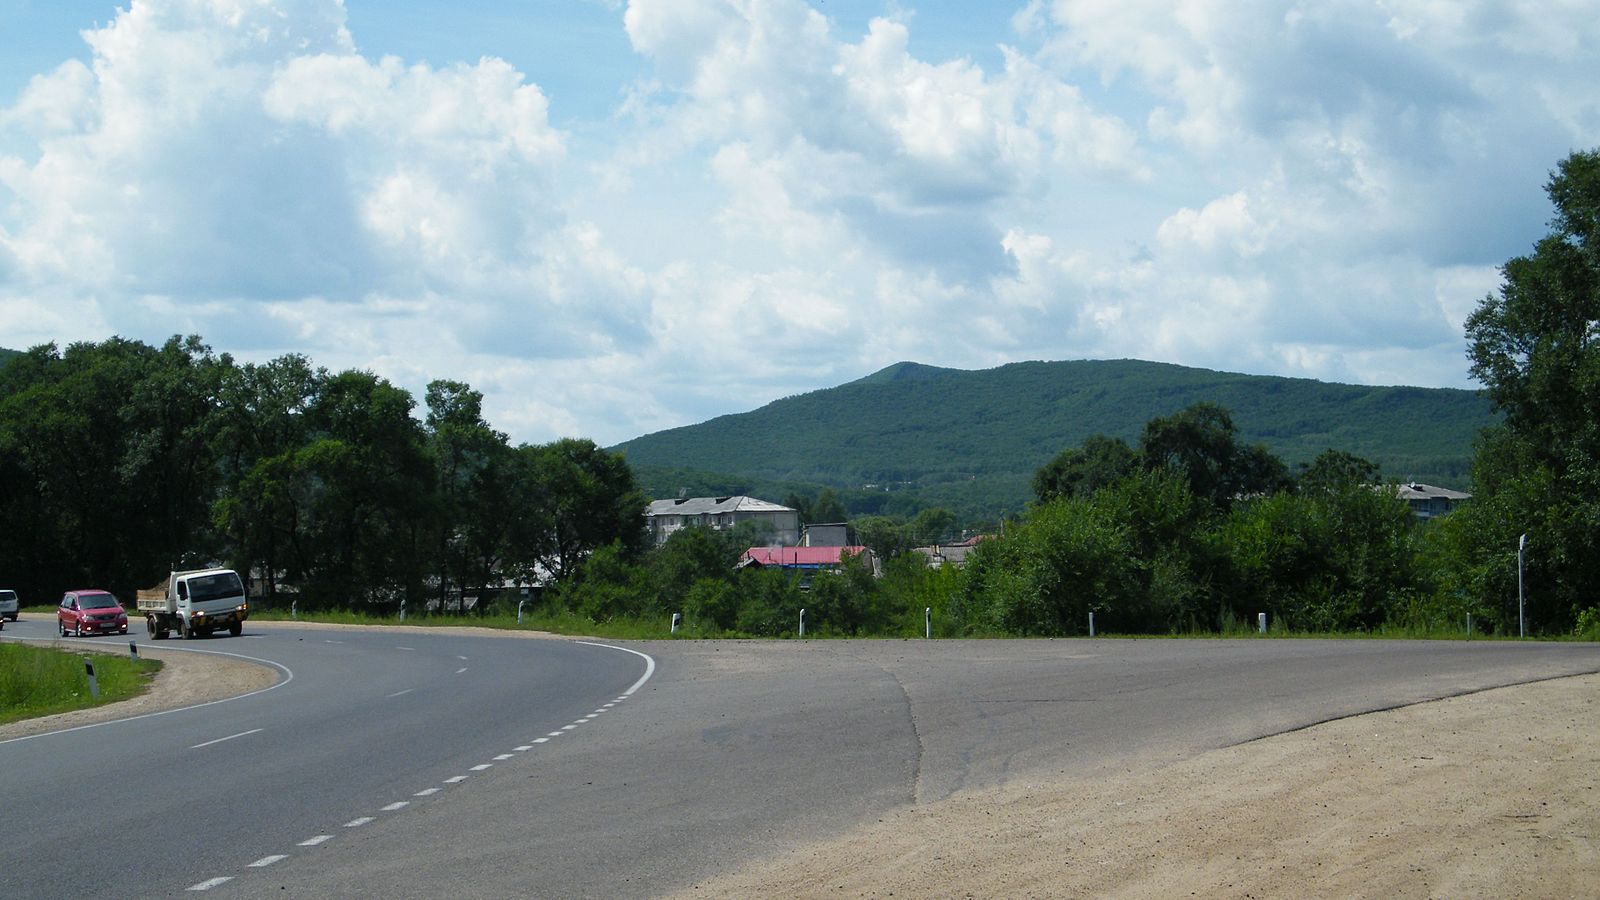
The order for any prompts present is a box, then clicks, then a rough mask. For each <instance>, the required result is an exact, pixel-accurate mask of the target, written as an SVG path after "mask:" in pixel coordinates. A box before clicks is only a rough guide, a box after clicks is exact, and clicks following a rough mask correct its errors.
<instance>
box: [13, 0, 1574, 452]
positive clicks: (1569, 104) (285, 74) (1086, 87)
mask: <svg viewBox="0 0 1600 900" xmlns="http://www.w3.org/2000/svg"><path fill="white" fill-rule="evenodd" d="M352 2H354V0H352ZM914 6H915V5H914V4H910V5H908V6H906V7H905V8H904V9H903V10H902V9H901V8H900V7H899V6H895V5H891V7H890V8H891V12H890V13H889V14H888V15H886V16H883V17H879V18H876V19H873V20H871V21H870V22H869V23H868V24H867V25H865V26H864V27H863V28H862V29H861V30H859V31H858V32H847V31H845V30H843V28H842V26H840V25H839V24H837V22H836V21H834V20H832V19H830V18H829V17H828V15H827V14H828V12H829V11H828V10H827V8H826V7H825V6H823V5H820V4H815V5H813V4H809V3H805V2H801V0H633V2H630V3H628V4H627V5H626V8H625V10H622V11H621V13H620V15H619V16H618V20H617V27H618V28H619V29H620V30H622V31H623V32H624V33H625V35H626V37H627V40H628V41H629V42H631V43H630V46H631V47H632V48H633V50H634V52H636V53H637V54H639V55H640V56H641V57H642V58H643V59H644V60H646V61H647V62H648V63H649V64H650V65H651V66H653V71H651V72H650V73H649V76H648V78H647V79H646V80H644V81H641V82H639V83H635V84H628V85H619V86H618V87H619V91H618V96H626V97H627V100H626V101H625V103H624V104H623V105H622V107H621V108H620V109H617V110H594V111H593V112H592V114H591V115H590V116H588V117H587V118H586V119H584V120H582V121H580V122H579V124H578V125H577V126H575V127H574V131H573V133H572V134H569V133H566V132H563V131H562V130H559V129H557V128H555V127H553V126H552V125H551V123H550V119H549V107H550V104H551V103H552V102H555V103H560V102H561V98H559V97H557V98H552V97H550V96H549V95H548V94H547V92H546V91H545V89H543V88H542V87H541V86H539V85H536V84H533V83H530V82H529V80H528V79H527V78H526V77H525V76H524V75H523V74H522V73H521V72H519V71H518V70H517V69H516V68H515V67H514V66H512V65H511V64H509V63H507V62H505V61H502V60H498V59H493V58H484V59H478V60H476V61H471V62H465V63H453V64H452V63H444V64H441V65H437V66H435V65H423V64H415V63H412V62H409V61H407V60H402V59H398V58H394V57H381V58H374V57H370V56H366V55H363V54H361V53H360V52H358V50H357V49H356V48H357V46H358V38H359V37H360V35H352V34H351V33H350V32H349V30H348V29H347V27H346V20H345V12H344V6H343V4H342V3H341V2H339V0H134V2H132V3H131V4H130V5H129V8H128V9H127V10H125V11H122V12H119V14H118V15H117V16H116V18H115V19H114V20H113V21H112V22H111V23H110V24H108V25H106V26H105V27H103V28H100V29H98V30H95V31H91V32H88V33H87V34H86V38H87V40H88V44H89V48H90V50H91V52H92V59H91V60H90V64H88V65H84V64H82V63H78V62H66V63H63V64H62V65H60V66H59V67H57V68H55V69H54V70H52V71H49V72H45V73H42V74H40V75H38V76H37V77H35V78H34V79H33V80H32V81H31V82H30V83H29V84H28V86H27V87H26V88H25V89H24V90H23V91H22V92H21V93H20V94H19V95H18V96H17V97H16V98H15V100H14V102H11V104H10V105H9V106H4V107H0V330H3V333H4V334H5V335H6V337H5V338H4V339H0V343H4V344H6V345H9V346H25V345H27V344H30V343H34V342H40V341H46V340H57V341H61V340H73V339H80V338H95V339H98V338H103V337H106V336H108V335H109V334H111V333H123V334H128V335H130V336H136V337H141V338H144V339H147V340H160V339H162V338H164V337H165V336H167V335H169V334H172V333H174V332H188V331H197V332H199V333H201V334H203V335H205V336H206V337H207V338H208V339H209V340H211V341H212V343H213V344H215V345H216V346H217V347H218V348H219V349H227V350H230V351H234V352H236V353H239V354H240V355H243V356H246V357H247V358H257V357H263V356H269V355H275V354H277V353H282V352H287V351H291V350H293V351H299V352H306V353H308V354H309V355H311V356H312V357H313V358H314V359H315V360H316V361H317V362H319V363H321V364H324V365H328V366H332V367H336V368H337V367H345V366H360V367H364V368H372V369H375V370H377V371H379V372H380V373H381V374H385V375H387V376H389V377H391V378H395V379H396V380H399V381H401V382H402V383H404V384H406V385H407V386H408V387H411V388H413V389H418V388H420V387H421V385H422V384H423V383H425V382H426V381H427V380H428V379H430V378H434V377H453V378H460V379H463V380H467V381H469V382H471V383H472V384H474V386H476V387H478V388H479V389H481V390H483V391H484V392H485V394H486V395H487V397H486V407H487V409H488V410H489V412H490V414H491V416H492V417H493V418H494V421H495V422H496V424H497V425H498V426H499V427H501V428H503V429H505V430H507V431H509V432H510V433H511V434H512V435H513V436H514V437H516V438H518V439H522V440H543V439H547V438H549V437H553V436H555V435H558V434H590V435H593V436H595V437H597V438H599V439H601V440H603V441H614V440H621V439H624V438H627V437H631V436H633V435H635V434H638V433H641V432H643V431H647V430H652V429H655V428H660V427H667V426H671V425H677V424H683V423H685V422H687V421H694V420H698V419H701V418H706V417H709V416H710V415H713V414H716V413H722V412H729V411H734V410H738V409H744V408H750V407H753V406H757V405H759V404H761V403H763V402H766V401H767V400H770V399H771V398H772V397H774V396H778V395H782V394H788V393H794V392H797V391H801V390H808V389H812V388H815V387H819V386H824V385H827V384H833V383H838V382H840V381H844V380H847V379H850V378H854V377H858V376H859V375H861V374H864V373H865V372H866V371H868V370H870V369H872V368H875V367H877V366H881V365H884V364H887V363H890V362H893V361H896V360H900V359H917V360H922V361H926V362H930V363H934V364H940V365H956V366H970V367H976V366H988V365H995V364H999V363H1003V362H1007V361H1011V360H1016V359H1027V358H1048V359H1059V358H1072V357H1080V356H1088V357H1124V356H1131V357H1140V358H1151V359H1161V360H1167V361H1172V362H1179V363H1185V364H1191V365H1202V366H1209V367H1213V368H1226V369H1233V370H1240V369H1242V370H1246V371H1255V372H1271V373H1281V374H1295V375H1308V376H1313V377H1322V378H1336V379H1342V380H1354V381H1368V382H1382V381H1406V382H1416V383H1425V384H1462V383H1464V381H1465V377H1466V364H1465V360H1464V357H1463V355H1462V350H1463V346H1462V341H1461V334H1460V329H1461V325H1462V322H1463V321H1464V318H1465V316H1466V315H1467V314H1468V313H1469V312H1470V310H1471V309H1472V308H1473V306H1474V305H1475V304H1476V302H1477V300H1478V299H1480V298H1481V297H1482V296H1483V294H1484V293H1486V292H1487V291H1489V290H1492V289H1493V287H1494V286H1495V284H1496V281H1497V275H1496V271H1495V266H1496V265H1497V264H1498V263H1499V262H1501V261H1503V260H1504V259H1505V258H1506V257H1507V256H1509V255H1511V254H1514V253H1518V252H1522V251H1523V250H1525V249H1526V247H1527V246H1528V245H1529V244H1530V243H1531V242H1532V241H1533V240H1534V239H1535V238H1536V237H1537V236H1538V235H1539V234H1540V233H1542V230H1543V226H1544V222H1545V220H1546V219H1547V218H1548V213H1547V211H1546V210H1545V209H1544V207H1543V205H1542V203H1541V202H1540V200H1541V197H1540V193H1539V186H1540V185H1541V184H1542V182H1543V181H1544V178H1545V173H1546V172H1547V170H1548V169H1549V168H1551V167H1552V166H1553V165H1554V164H1555V162H1556V161H1557V160H1558V159H1559V158H1560V157H1561V156H1563V155H1564V154H1566V153H1567V152H1569V151H1570V150H1572V149H1574V148H1582V147H1592V146H1595V145H1596V144H1600V91H1597V89H1596V88H1595V86H1594V83H1593V78H1592V74H1591V73H1590V72H1589V69H1590V68H1592V60H1591V59H1590V56H1591V54H1590V53H1588V52H1587V48H1590V47H1593V46H1595V45H1596V44H1600V24H1597V23H1600V15H1595V13H1596V12H1597V10H1596V8H1595V5H1594V3H1593V2H1578V0H1572V2H1566V3H1560V4H1516V3H1499V2H1489V0H1483V2H1467V3H1440V2H1437V0H1415V2H1412V0H1336V2H1333V3H1326V4H1300V3H1290V2H1283V0H1249V2H1245V3H1238V2H1223V0H1185V2H1183V3H1180V4H1176V5H1174V4H1170V3H1165V2H1159V3H1158V2H1154V0H1115V2H1112V0H1054V2H1045V0H1036V2H1033V3H1031V4H1029V5H1027V6H1025V7H1021V8H1020V10H1017V11H1012V10H1006V11H1004V12H1002V13H996V12H991V11H989V10H987V9H983V10H979V9H977V8H974V10H973V11H972V15H1003V14H1005V13H1011V12H1015V15H1014V16H1013V18H1012V20H1011V21H1012V22H1013V23H1014V26H1015V28H1016V41H1015V42H1014V44H1013V45H1011V46H1006V47H1002V48H998V50H997V51H995V52H992V53H987V54H986V55H980V54H979V53H977V52H974V53H973V54H970V55H966V56H956V57H955V58H946V59H944V60H943V61H938V62H935V61H930V60H928V59H925V58H922V57H919V55H918V53H917V49H916V48H917V47H918V46H919V43H918V36H919V31H918V28H919V24H918V18H917V15H916V11H915V8H914ZM978 49H984V48H978ZM980 59H983V60H991V62H988V63H985V62H980V61H978V60H980ZM564 121H565V120H564ZM575 135H576V136H575Z"/></svg>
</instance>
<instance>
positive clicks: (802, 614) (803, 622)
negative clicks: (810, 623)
mask: <svg viewBox="0 0 1600 900" xmlns="http://www.w3.org/2000/svg"><path fill="white" fill-rule="evenodd" d="M800 636H801V637H805V636H806V608H805V607H804V606H802V607H800Z"/></svg>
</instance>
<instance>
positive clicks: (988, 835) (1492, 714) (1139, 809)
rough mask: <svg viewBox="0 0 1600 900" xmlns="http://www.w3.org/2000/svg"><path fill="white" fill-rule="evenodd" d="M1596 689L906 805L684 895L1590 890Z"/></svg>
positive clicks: (1525, 893) (1345, 722)
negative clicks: (1154, 766)
mask: <svg viewBox="0 0 1600 900" xmlns="http://www.w3.org/2000/svg"><path fill="white" fill-rule="evenodd" d="M1597 786H1600V676H1596V675H1586V676H1580V677H1576V678H1565V679H1558V680H1554V681H1547V682H1539V683H1536V684H1530V685H1522V686H1517V687H1510V688H1500V689H1497V690H1492V691H1486V692H1483V693H1479V694H1472V695H1468V696H1463V697H1456V698H1451V699H1447V700H1441V701H1435V702H1431V703H1423V704H1418V705H1415V706H1410V707H1406V708H1403V709H1398V710H1392V711H1388V712H1382V713H1372V714H1369V715H1363V716H1357V717H1353V718H1349V719H1342V720H1339V721H1335V722H1329V723H1325V724H1323V725H1319V726H1316V727H1313V728H1308V729H1305V730H1302V731H1297V732H1293V733H1290V734H1284V735H1278V736H1275V737H1271V738H1267V739H1264V740H1259V741H1253V742H1250V743H1248V744H1243V745H1240V746H1237V747H1231V748H1227V749H1223V750H1217V751H1212V752H1209V753H1205V754H1203V755H1201V756H1199V757H1196V758H1193V759H1190V760H1186V761H1183V762H1180V763H1177V764H1173V765H1170V766H1166V767H1164V768H1160V769H1157V770H1154V771H1133V770H1129V771H1123V772H1120V773H1117V774H1115V775H1113V776H1111V777H1108V778H1101V779H1097V780H1093V781H1089V780H1070V779H1068V780H1058V781H1052V782H1047V783H1037V784H1026V785H1021V784H1019V785H1012V786H1007V787H1005V788H1002V789H998V790H993V791H986V792H982V793H972V794H965V795H957V796H955V797H952V798H950V799H948V800H945V801H941V802H938V803H934V804H928V805H923V806H916V807H911V808H909V809H906V810H903V811H901V812H898V813H896V814H893V815H890V816H885V817H884V818H883V819H882V820H880V821H879V822H878V823H876V824H873V825H871V826H868V827H865V828H862V829H859V830H858V831H856V832H854V833H851V834H848V835H845V836H843V837H841V838H839V839H836V840H832V841H829V842H826V843H823V844H819V845H812V846H805V847H794V848H789V849H788V850H787V851H785V852H783V853H781V854H779V855H777V856H775V857H773V858H771V859H769V860H766V861H764V862H761V863H759V864H756V865H753V866H751V867H748V868H746V869H744V870H741V871H738V872H735V873H732V874H729V875H726V876H723V877H719V878H717V879H715V880H712V881H709V882H705V883H702V884H698V885H695V886H694V887H693V888H691V889H690V890H687V891H684V892H683V893H682V894H681V895H680V896H685V897H688V896H693V897H707V896H711V897H753V896H783V897H809V896H834V897H837V896H855V897H894V896H899V897H1076V896H1094V897H1103V896H1117V897H1173V896H1191V895H1192V896H1201V897H1306V896H1317V897H1386V898H1387V897H1419V898H1420V897H1594V896H1597V895H1600V787H1597Z"/></svg>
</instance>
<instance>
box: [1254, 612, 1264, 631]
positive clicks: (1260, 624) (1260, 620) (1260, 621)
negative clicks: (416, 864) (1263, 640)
mask: <svg viewBox="0 0 1600 900" xmlns="http://www.w3.org/2000/svg"><path fill="white" fill-rule="evenodd" d="M1256 627H1257V628H1259V629H1261V633H1262V634H1266V633H1267V614H1266V613H1256Z"/></svg>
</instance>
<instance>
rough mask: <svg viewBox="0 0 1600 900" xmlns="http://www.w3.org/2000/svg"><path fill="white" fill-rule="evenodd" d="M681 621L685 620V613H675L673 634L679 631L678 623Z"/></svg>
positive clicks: (673, 615) (673, 616)
mask: <svg viewBox="0 0 1600 900" xmlns="http://www.w3.org/2000/svg"><path fill="white" fill-rule="evenodd" d="M681 621H683V613H673V614H672V633H673V634H677V633H678V623H679V622H681Z"/></svg>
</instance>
